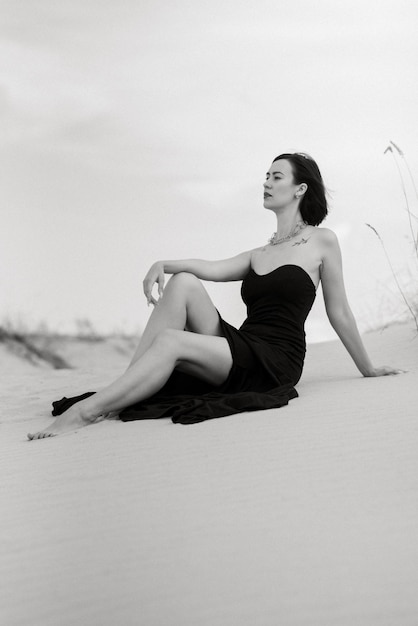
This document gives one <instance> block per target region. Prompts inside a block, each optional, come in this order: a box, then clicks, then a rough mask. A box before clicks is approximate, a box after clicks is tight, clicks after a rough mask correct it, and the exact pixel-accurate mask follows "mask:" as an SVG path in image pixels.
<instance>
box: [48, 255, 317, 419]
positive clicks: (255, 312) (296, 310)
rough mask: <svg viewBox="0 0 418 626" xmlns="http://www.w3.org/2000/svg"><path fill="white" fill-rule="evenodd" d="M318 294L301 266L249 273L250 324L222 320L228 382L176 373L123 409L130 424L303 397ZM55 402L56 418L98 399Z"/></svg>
mask: <svg viewBox="0 0 418 626" xmlns="http://www.w3.org/2000/svg"><path fill="white" fill-rule="evenodd" d="M315 295H316V290H315V285H314V284H313V282H312V279H311V278H310V276H309V274H307V272H306V271H305V270H304V269H303V268H302V267H300V266H299V265H290V264H289V265H282V266H280V267H278V268H276V269H275V270H273V271H271V272H269V273H268V274H262V275H259V274H256V272H255V271H254V270H253V269H250V271H249V273H248V274H247V276H246V277H245V278H244V280H243V282H242V287H241V296H242V299H243V301H244V303H245V304H246V306H247V319H246V320H245V321H244V323H243V324H242V326H241V327H240V328H239V329H237V328H235V327H234V326H231V325H230V324H228V323H227V322H225V321H224V320H223V319H222V318H221V317H220V322H221V325H222V331H223V334H224V336H225V337H226V339H227V341H228V343H229V346H230V349H231V353H232V357H233V365H232V368H231V371H230V373H229V375H228V378H227V380H226V381H225V382H224V383H223V384H222V385H220V386H218V387H214V386H213V385H209V384H208V383H205V382H204V381H201V380H199V379H197V378H195V377H193V376H190V375H187V374H184V373H181V372H178V371H174V372H173V374H172V375H171V377H170V378H169V380H168V381H167V383H166V384H165V385H164V387H163V388H162V389H161V390H160V391H159V392H158V393H156V394H155V395H153V396H152V397H150V398H147V399H146V400H143V401H141V402H138V403H137V404H134V405H132V406H129V407H127V408H125V409H123V410H122V411H121V412H120V414H119V418H120V419H121V420H122V421H124V422H128V421H132V420H139V419H158V418H161V417H171V419H172V421H173V422H175V423H180V424H194V423H196V422H202V421H205V420H208V419H213V418H216V417H224V416H226V415H231V414H233V413H241V412H245V411H259V410H261V409H271V408H277V407H281V406H284V405H286V404H288V402H289V400H291V399H292V398H295V397H297V395H298V393H297V391H296V389H295V388H294V385H296V383H297V382H298V381H299V379H300V377H301V374H302V369H303V363H304V358H305V352H306V342H305V331H304V325H305V320H306V317H307V315H308V313H309V311H310V310H311V307H312V305H313V302H314V300H315ZM93 393H94V392H88V393H85V394H82V395H81V396H74V397H72V398H65V397H64V398H62V399H61V400H58V401H56V402H53V403H52V404H53V411H52V414H53V415H60V414H61V413H63V412H64V411H66V410H67V409H68V408H69V407H70V406H71V405H72V404H74V403H75V402H79V401H80V400H83V399H84V398H86V397H88V396H90V395H92V394H93Z"/></svg>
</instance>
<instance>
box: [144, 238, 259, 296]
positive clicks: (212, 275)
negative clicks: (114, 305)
mask: <svg viewBox="0 0 418 626" xmlns="http://www.w3.org/2000/svg"><path fill="white" fill-rule="evenodd" d="M251 253H252V251H251V250H249V251H247V252H242V253H241V254H238V255H237V256H234V257H232V258H230V259H223V260H221V261H205V260H203V259H184V260H181V261H156V262H155V263H153V264H152V265H151V267H150V269H149V271H148V273H147V275H146V276H145V278H144V281H143V286H144V293H145V296H146V298H147V301H148V304H156V303H157V301H156V300H155V298H154V297H153V295H152V288H153V286H154V284H155V283H157V285H158V294H159V296H160V297H161V295H162V293H163V290H164V274H178V273H179V272H188V273H190V274H194V275H195V276H197V278H200V279H201V280H212V281H214V282H227V281H230V280H242V279H243V278H244V277H245V275H246V274H247V273H248V271H249V269H250V267H251Z"/></svg>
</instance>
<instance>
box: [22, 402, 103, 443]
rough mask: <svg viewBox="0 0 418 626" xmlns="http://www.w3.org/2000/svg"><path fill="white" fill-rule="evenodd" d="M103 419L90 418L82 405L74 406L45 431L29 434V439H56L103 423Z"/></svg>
mask: <svg viewBox="0 0 418 626" xmlns="http://www.w3.org/2000/svg"><path fill="white" fill-rule="evenodd" d="M101 419H102V418H98V417H91V416H88V415H87V413H86V411H85V410H83V407H82V403H81V402H80V403H77V404H74V405H73V406H72V407H70V408H69V409H67V411H65V413H63V414H62V415H60V416H59V417H57V419H56V420H55V421H54V422H53V423H52V424H51V425H50V426H48V427H47V428H44V430H40V431H39V432H37V433H34V434H32V433H28V439H44V438H45V437H55V436H56V435H62V434H63V433H68V432H71V431H73V430H79V429H80V428H83V427H84V426H90V425H91V424H95V423H96V422H97V421H101Z"/></svg>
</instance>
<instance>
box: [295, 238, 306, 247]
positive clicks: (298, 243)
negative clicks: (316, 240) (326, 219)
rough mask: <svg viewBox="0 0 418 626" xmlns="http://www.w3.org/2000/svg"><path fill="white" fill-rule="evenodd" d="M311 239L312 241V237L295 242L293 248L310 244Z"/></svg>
mask: <svg viewBox="0 0 418 626" xmlns="http://www.w3.org/2000/svg"><path fill="white" fill-rule="evenodd" d="M309 239H310V237H308V238H307V239H304V238H303V237H302V239H301V240H300V241H295V243H294V244H292V247H293V246H300V245H301V244H302V243H308V241H309Z"/></svg>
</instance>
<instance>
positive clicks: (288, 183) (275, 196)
mask: <svg viewBox="0 0 418 626" xmlns="http://www.w3.org/2000/svg"><path fill="white" fill-rule="evenodd" d="M299 187H300V185H295V183H294V182H293V172H292V166H291V165H290V162H289V161H287V160H286V159H279V160H278V161H274V163H272V164H271V167H270V169H269V171H268V172H267V174H266V181H265V183H264V206H265V208H266V209H272V210H274V209H281V208H283V207H285V206H287V205H289V204H290V203H291V202H293V201H294V200H295V193H296V190H297V189H298V188H299Z"/></svg>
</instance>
